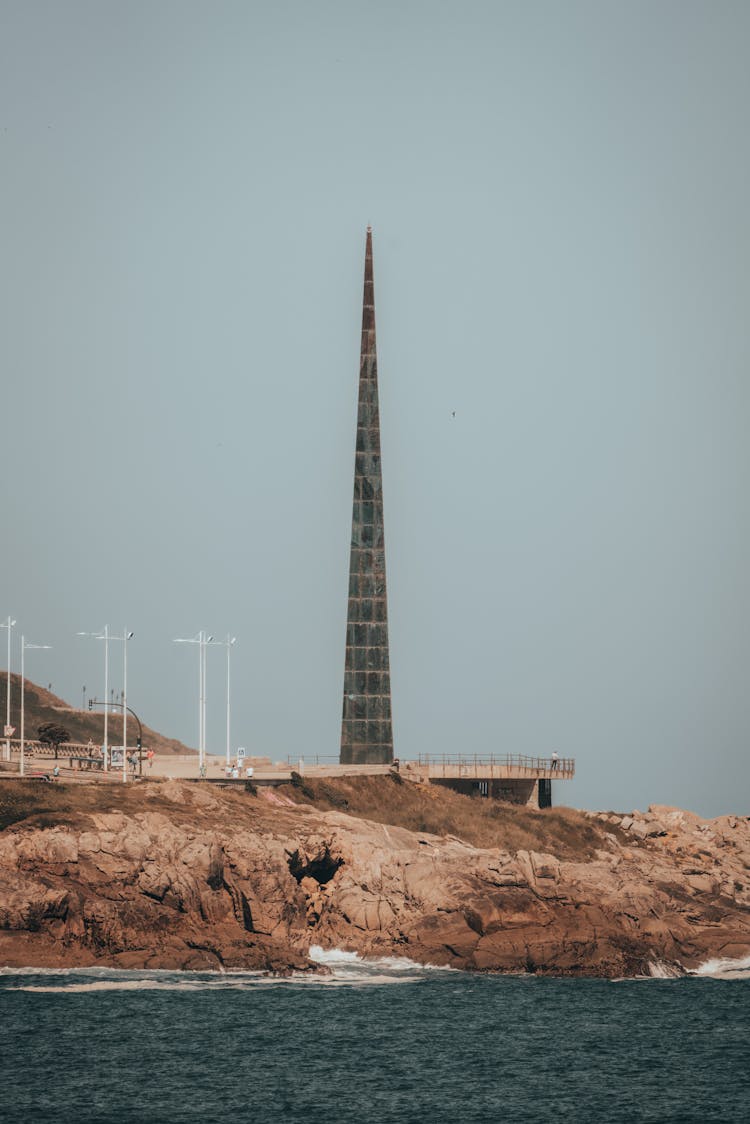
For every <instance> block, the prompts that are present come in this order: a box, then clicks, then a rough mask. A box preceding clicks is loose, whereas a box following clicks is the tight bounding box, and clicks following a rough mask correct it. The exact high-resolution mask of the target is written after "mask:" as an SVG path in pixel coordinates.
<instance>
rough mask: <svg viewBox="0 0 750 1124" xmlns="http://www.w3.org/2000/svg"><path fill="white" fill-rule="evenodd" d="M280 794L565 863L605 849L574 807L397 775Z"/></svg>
mask: <svg viewBox="0 0 750 1124" xmlns="http://www.w3.org/2000/svg"><path fill="white" fill-rule="evenodd" d="M279 791H283V792H284V793H285V795H288V796H289V797H290V798H291V799H292V800H295V801H296V802H298V803H305V804H313V805H314V806H315V807H316V808H321V809H325V810H336V811H340V812H346V813H347V814H348V815H351V816H358V817H361V818H362V819H368V820H374V821H375V822H377V823H385V824H389V825H393V826H395V827H405V828H407V829H408V830H409V831H417V832H419V831H424V832H428V833H429V834H430V835H440V836H446V835H455V836H457V837H458V838H459V839H462V840H464V842H466V843H470V844H471V845H472V846H474V847H490V848H495V847H497V848H500V849H502V850H507V851H519V850H530V851H544V852H548V853H550V854H553V855H557V856H559V857H560V858H568V859H572V858H579V859H586V858H590V857H591V856H592V855H593V852H594V851H595V850H596V849H597V848H600V847H602V846H603V845H604V838H603V830H602V828H601V827H600V826H599V825H598V824H597V823H595V822H592V821H591V820H589V819H587V818H586V816H584V815H583V813H582V812H578V811H576V810H575V809H574V808H546V809H545V810H544V811H541V812H536V811H532V810H530V809H527V808H522V807H518V806H516V805H513V804H504V803H501V802H500V801H498V800H487V799H483V798H481V797H479V796H462V795H461V794H460V793H458V792H453V791H452V790H451V789H448V788H442V787H439V786H437V785H423V784H413V783H411V782H409V781H403V780H401V779H400V778H398V777H394V776H389V777H340V778H336V779H335V780H312V779H309V778H307V777H306V778H304V781H303V782H302V786H300V783H299V782H297V784H296V785H285V786H283V788H282V789H279Z"/></svg>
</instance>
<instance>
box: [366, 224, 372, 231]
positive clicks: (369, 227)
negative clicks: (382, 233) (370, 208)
mask: <svg viewBox="0 0 750 1124" xmlns="http://www.w3.org/2000/svg"><path fill="white" fill-rule="evenodd" d="M367 233H368V234H372V227H371V226H370V224H369V223H368V224H367Z"/></svg>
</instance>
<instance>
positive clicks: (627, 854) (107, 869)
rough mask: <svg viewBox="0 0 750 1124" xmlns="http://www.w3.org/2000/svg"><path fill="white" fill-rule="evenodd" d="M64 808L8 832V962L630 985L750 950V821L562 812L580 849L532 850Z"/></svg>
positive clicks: (136, 806)
mask: <svg viewBox="0 0 750 1124" xmlns="http://www.w3.org/2000/svg"><path fill="white" fill-rule="evenodd" d="M388 783H389V782H388V781H387V779H384V781H383V784H385V785H387V784H388ZM35 791H38V789H37V790H35ZM56 796H57V794H56ZM430 796H431V798H433V799H434V797H433V796H432V794H430ZM57 799H58V803H60V802H61V801H62V803H61V804H60V806H59V807H55V808H54V809H52V810H46V811H45V810H41V811H38V810H36V809H35V807H31V808H30V810H29V814H25V813H24V814H21V813H17V814H16V818H15V820H14V822H9V823H8V825H7V826H6V827H5V828H4V830H2V831H0V965H2V966H6V967H55V968H59V967H85V966H91V965H100V966H111V967H121V968H171V969H191V970H202V969H234V968H241V969H260V970H263V971H269V972H277V973H288V972H291V971H297V970H309V971H316V970H320V968H319V966H317V965H315V964H314V963H313V962H312V961H311V960H310V959H309V957H308V952H309V949H310V946H311V945H319V946H322V947H323V948H342V949H348V950H351V951H356V952H358V953H360V954H361V955H363V956H383V955H396V956H406V957H408V958H410V959H411V960H414V961H417V962H419V963H422V964H436V965H448V966H452V967H455V968H462V969H469V970H477V971H501V972H518V971H524V972H535V973H539V974H546V975H566V976H603V977H622V976H635V975H644V974H649V973H650V972H653V971H657V972H664V973H675V974H680V973H682V972H684V971H686V970H691V969H694V968H696V967H697V966H698V965H699V964H701V963H702V962H704V961H706V960H708V959H710V958H741V957H746V956H748V955H750V822H748V820H747V819H745V818H740V817H736V816H722V817H719V818H718V819H714V820H703V819H701V818H700V817H699V816H697V815H694V814H692V813H690V812H685V811H681V810H679V809H674V808H667V807H652V808H650V809H649V811H648V812H646V813H637V812H634V813H631V814H629V815H627V816H623V815H618V814H614V813H578V812H574V811H572V810H566V811H565V816H566V819H565V821H564V826H565V830H566V832H567V833H568V835H567V836H566V840H567V842H566V845H565V846H563V845H562V844H561V845H560V846H555V847H554V848H553V847H552V846H549V845H548V846H547V849H546V850H542V849H540V850H534V849H532V848H529V847H523V848H518V849H512V848H511V849H504V848H503V846H502V845H500V846H492V847H485V846H481V847H480V846H476V845H471V844H469V843H467V842H465V841H464V840H462V839H460V838H458V837H457V836H455V835H442V836H441V835H437V834H431V833H428V832H426V831H420V830H408V829H407V828H405V827H402V826H394V825H391V824H388V823H378V822H373V821H372V820H368V819H366V818H359V817H356V816H354V815H351V814H348V813H346V812H342V811H338V810H327V811H326V810H322V809H321V808H319V807H314V806H311V805H310V804H305V803H297V802H295V801H294V800H292V799H290V798H289V797H288V796H284V795H281V796H279V795H276V794H274V793H271V792H265V793H263V792H259V793H257V794H253V793H251V792H244V791H237V790H234V791H227V790H223V789H216V788H210V789H209V788H207V787H206V786H199V785H195V784H188V783H180V782H176V781H169V782H164V783H156V782H154V783H149V784H144V785H142V786H136V791H135V792H132V791H129V790H128V791H127V792H124V793H123V794H122V796H121V797H120V796H119V795H118V793H117V792H115V793H113V792H112V789H111V788H110V789H109V791H108V792H107V793H106V801H104V805H105V806H104V807H103V810H99V809H98V808H97V804H96V800H95V799H93V798H92V797H91V796H90V794H89V797H88V803H87V804H86V806H80V805H76V803H75V800H74V799H73V797H71V799H70V804H69V806H65V801H64V800H62V797H59V796H57ZM460 799H468V798H460ZM113 801H114V803H115V806H114V807H113V806H112V804H113ZM118 801H119V804H118ZM556 811H557V812H558V816H559V815H560V811H559V810H556ZM536 815H537V817H539V816H540V815H543V813H536ZM534 822H535V823H538V822H543V821H539V820H538V819H537V820H536V821H534ZM578 837H580V838H581V839H582V840H583V839H585V847H583V846H582V848H581V851H582V853H581V855H577V854H576V853H575V848H574V846H573V844H574V843H575V839H576V838H578ZM570 840H572V841H573V844H571V842H570ZM571 847H573V849H572V850H571Z"/></svg>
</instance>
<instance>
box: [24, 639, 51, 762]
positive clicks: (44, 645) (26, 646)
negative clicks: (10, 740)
mask: <svg viewBox="0 0 750 1124" xmlns="http://www.w3.org/2000/svg"><path fill="white" fill-rule="evenodd" d="M51 647H52V645H51V644H27V643H26V638H25V637H23V636H22V637H21V776H23V775H24V738H25V734H26V730H25V719H26V715H25V707H24V696H25V694H26V690H25V683H26V669H25V661H24V655H25V653H26V649H27V648H51Z"/></svg>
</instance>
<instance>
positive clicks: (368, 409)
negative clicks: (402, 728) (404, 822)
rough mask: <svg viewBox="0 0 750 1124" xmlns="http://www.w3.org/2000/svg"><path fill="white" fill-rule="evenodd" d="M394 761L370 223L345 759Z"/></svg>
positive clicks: (348, 630) (351, 574) (356, 460)
mask: <svg viewBox="0 0 750 1124" xmlns="http://www.w3.org/2000/svg"><path fill="white" fill-rule="evenodd" d="M392 760H393V729H392V726H391V676H390V662H389V658H388V601H387V598H386V587H385V536H384V532H383V480H382V476H381V469H380V416H379V410H378V361H377V355H376V351H375V289H374V284H373V272H372V228H371V227H369V226H368V228H367V242H366V247H365V288H364V296H363V300H362V348H361V352H360V359H359V406H358V409H357V444H356V451H355V454H354V503H353V506H352V543H351V554H350V560H349V610H348V614H347V621H346V660H345V664H344V710H343V718H342V722H341V763H342V764H381V763H387V762H390V761H392Z"/></svg>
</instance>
